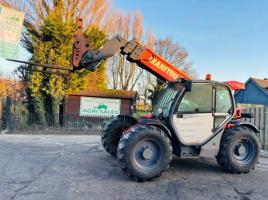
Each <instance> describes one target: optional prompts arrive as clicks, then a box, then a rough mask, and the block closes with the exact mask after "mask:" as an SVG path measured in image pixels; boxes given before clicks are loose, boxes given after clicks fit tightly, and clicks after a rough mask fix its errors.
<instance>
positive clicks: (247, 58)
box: [114, 0, 268, 82]
mask: <svg viewBox="0 0 268 200" xmlns="http://www.w3.org/2000/svg"><path fill="white" fill-rule="evenodd" d="M114 4H115V6H116V7H117V8H120V9H122V10H126V11H133V12H134V11H135V10H140V11H141V12H142V13H143V16H144V25H145V27H146V28H148V29H151V30H153V32H154V34H155V35H156V37H158V38H165V37H168V36H171V37H172V38H173V40H174V41H177V42H179V43H180V44H181V45H182V46H183V47H184V48H185V49H186V50H187V51H188V53H189V59H188V61H189V62H192V63H193V67H194V68H195V69H196V70H197V71H198V73H199V76H200V77H201V78H203V77H205V74H207V73H211V74H212V78H213V79H214V80H219V81H226V80H238V81H243V82H244V81H246V80H247V79H248V78H249V77H256V78H264V77H268V12H267V9H268V1H265V0H258V1H249V0H221V1H217V0H132V1H127V0H114Z"/></svg>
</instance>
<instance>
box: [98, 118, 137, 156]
mask: <svg viewBox="0 0 268 200" xmlns="http://www.w3.org/2000/svg"><path fill="white" fill-rule="evenodd" d="M135 123H136V121H135V120H134V119H131V118H129V117H124V116H122V117H115V118H113V119H112V120H111V121H110V122H109V123H108V124H106V126H105V127H104V129H103V131H102V133H101V141H102V145H103V147H104V149H105V150H106V151H107V152H108V153H110V154H111V155H112V156H114V157H116V153H117V145H118V143H119V140H120V138H121V136H122V134H123V131H124V130H126V129H128V128H129V127H130V126H132V125H134V124H135Z"/></svg>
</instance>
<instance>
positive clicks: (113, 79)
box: [105, 10, 144, 90]
mask: <svg viewBox="0 0 268 200" xmlns="http://www.w3.org/2000/svg"><path fill="white" fill-rule="evenodd" d="M107 20H108V21H109V20H110V21H109V23H108V25H107V26H106V27H105V28H106V30H107V32H108V33H110V35H118V34H119V35H121V36H122V37H123V38H124V39H126V40H130V39H133V38H135V39H136V40H137V41H140V42H142V40H143V37H144V28H143V16H142V14H141V12H139V11H137V12H135V13H134V14H133V15H132V14H130V13H127V14H125V13H124V12H123V11H120V10H115V11H114V12H112V13H110V15H109V18H108V19H107ZM142 73H143V70H142V69H141V68H139V67H137V66H136V64H134V63H130V62H129V61H127V60H126V59H125V57H124V56H123V55H121V54H117V55H115V56H114V57H113V58H111V59H110V61H109V69H108V74H109V77H110V80H109V84H110V87H111V88H113V89H123V90H133V89H134V87H135V86H136V84H137V82H138V81H139V78H140V77H141V76H142Z"/></svg>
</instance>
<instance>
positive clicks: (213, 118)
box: [153, 80, 235, 146]
mask: <svg viewBox="0 0 268 200" xmlns="http://www.w3.org/2000/svg"><path fill="white" fill-rule="evenodd" d="M191 82H192V84H191V87H189V83H187V84H188V85H187V84H185V83H170V84H168V86H167V87H166V88H165V89H164V91H162V93H161V94H160V97H159V99H158V101H157V104H156V106H155V108H154V111H153V114H154V115H155V116H156V117H162V118H164V119H165V120H166V121H167V124H168V125H169V126H170V127H171V129H172V130H173V132H174V133H175V134H176V135H177V137H178V138H179V139H180V141H181V143H182V144H184V145H187V146H188V145H189V146H192V145H202V144H204V143H206V142H207V141H208V140H209V139H210V138H212V137H213V136H214V134H217V133H218V132H219V131H221V130H222V129H223V128H224V125H226V124H227V123H228V122H229V121H230V120H231V119H232V118H233V114H234V110H235V104H234V99H233V96H232V91H231V89H230V87H229V86H228V85H227V84H225V83H221V82H216V81H203V80H202V81H191ZM189 88H190V89H189Z"/></svg>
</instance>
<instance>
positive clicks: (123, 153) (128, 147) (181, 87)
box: [17, 19, 260, 181]
mask: <svg viewBox="0 0 268 200" xmlns="http://www.w3.org/2000/svg"><path fill="white" fill-rule="evenodd" d="M117 52H119V53H121V54H123V55H125V57H126V59H127V60H128V61H129V62H132V63H135V64H137V65H138V66H139V67H141V68H143V69H145V70H147V71H149V72H151V73H152V74H154V75H155V76H156V77H157V78H160V79H161V80H163V81H166V82H167V84H166V87H165V89H164V90H163V91H162V92H161V94H160V95H159V96H158V97H157V101H156V103H155V105H154V106H153V107H154V109H153V111H152V114H149V115H146V116H142V117H140V118H139V119H138V120H137V119H135V118H133V117H132V116H128V115H119V116H116V117H115V118H113V119H112V120H111V121H110V122H109V123H108V124H107V125H106V126H105V128H104V130H103V131H102V134H101V140H102V144H103V147H104V149H105V150H106V151H107V152H108V153H110V154H111V155H112V156H114V157H117V158H118V160H119V163H120V166H121V168H122V170H123V172H124V173H125V174H126V175H128V176H130V177H132V178H133V179H134V180H136V181H147V180H152V179H154V178H156V177H159V176H160V175H161V174H162V172H164V171H165V170H166V169H168V167H169V164H170V162H171V161H172V157H173V154H174V155H176V156H178V157H180V158H196V157H212V158H216V160H217V162H218V164H219V165H220V166H221V167H222V168H223V169H225V170H226V171H228V172H231V173H237V174H240V173H248V172H249V171H250V170H252V169H254V166H255V164H256V163H257V162H258V159H259V154H260V144H259V140H258V139H257V136H256V135H257V134H258V132H259V130H258V128H257V127H255V126H254V125H253V124H250V123H245V122H243V121H241V120H240V119H241V118H252V117H253V116H252V115H251V114H248V113H241V112H240V110H238V109H236V106H235V101H234V96H233V91H234V90H237V89H244V85H243V84H242V83H239V82H237V81H229V82H218V81H212V80H211V78H210V76H209V75H208V76H207V77H206V80H192V78H191V77H190V76H189V75H187V74H186V73H184V72H182V71H181V70H179V69H178V68H177V67H175V66H173V65H172V64H170V63H169V62H167V61H166V60H165V59H163V58H162V57H161V56H159V55H158V54H156V53H155V52H154V51H152V50H151V49H149V48H146V47H145V46H143V45H141V44H140V43H138V42H137V41H136V40H135V39H133V40H131V41H126V40H125V39H123V38H122V37H120V36H119V35H118V36H115V37H114V38H112V39H111V40H108V41H107V42H106V43H105V44H104V45H103V47H102V48H101V49H99V50H97V51H92V50H91V49H90V45H89V44H88V43H87V40H86V38H85V37H84V36H83V33H82V20H81V19H80V20H78V30H77V32H76V35H75V43H74V47H73V57H72V67H73V70H77V69H82V68H86V69H88V70H90V71H95V70H96V69H97V67H98V66H99V64H100V63H101V62H103V61H104V60H106V59H108V58H109V57H111V56H113V55H114V54H115V53H117ZM17 62H23V61H17ZM24 63H25V62H24ZM26 63H27V62H26ZM31 64H33V65H38V66H40V64H34V63H31ZM41 66H42V65H41ZM43 66H44V67H45V68H46V67H48V68H56V69H58V68H59V67H57V66H47V65H43ZM60 69H62V68H60ZM63 70H64V69H63ZM65 70H69V69H67V68H66V69H65Z"/></svg>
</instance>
